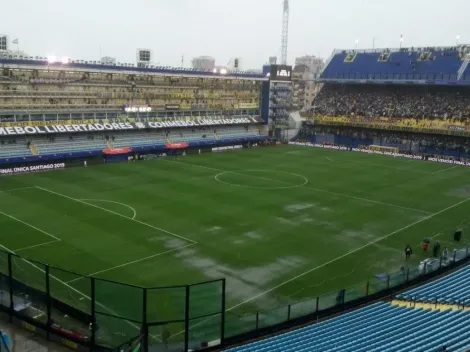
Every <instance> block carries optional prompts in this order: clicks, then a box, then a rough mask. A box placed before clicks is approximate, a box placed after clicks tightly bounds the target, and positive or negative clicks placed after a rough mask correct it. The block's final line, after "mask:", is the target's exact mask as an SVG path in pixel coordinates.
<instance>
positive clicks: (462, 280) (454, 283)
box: [397, 266, 470, 304]
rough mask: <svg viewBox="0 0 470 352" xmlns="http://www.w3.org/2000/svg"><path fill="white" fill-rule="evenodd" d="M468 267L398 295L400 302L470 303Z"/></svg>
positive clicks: (469, 272) (469, 274)
mask: <svg viewBox="0 0 470 352" xmlns="http://www.w3.org/2000/svg"><path fill="white" fill-rule="evenodd" d="M469 286H470V266H467V267H465V268H463V269H461V270H459V271H456V272H455V273H452V274H450V275H448V276H445V277H443V278H441V279H439V280H436V281H432V282H429V283H427V284H425V285H423V286H419V287H417V288H414V289H412V290H409V291H407V292H405V293H404V294H402V295H399V296H398V297H397V298H398V299H402V300H416V301H420V302H434V301H435V300H437V302H439V303H448V304H449V303H455V302H460V303H463V304H469V303H470V290H469V289H468V287H469Z"/></svg>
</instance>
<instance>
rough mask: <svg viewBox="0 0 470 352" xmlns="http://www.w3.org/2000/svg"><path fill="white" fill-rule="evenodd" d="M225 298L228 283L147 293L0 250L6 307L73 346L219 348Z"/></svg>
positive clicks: (0, 289)
mask: <svg viewBox="0 0 470 352" xmlns="http://www.w3.org/2000/svg"><path fill="white" fill-rule="evenodd" d="M224 299H225V280H223V279H222V280H216V281H210V282H204V283H199V284H195V285H185V286H177V287H156V288H145V287H139V286H133V285H128V284H122V283H118V282H112V281H108V280H103V279H98V278H93V277H87V276H83V275H79V274H76V273H73V272H69V271H66V270H62V269H59V268H55V267H52V266H49V265H47V264H43V263H39V262H36V261H33V260H29V259H25V258H22V257H19V256H17V255H15V254H12V253H8V252H0V309H1V310H2V311H3V312H4V313H6V314H8V315H9V318H10V320H13V319H15V320H20V321H21V325H23V326H24V327H26V328H28V329H29V330H32V331H34V332H36V333H38V334H40V335H43V336H45V337H47V338H48V339H51V340H56V341H59V342H61V343H63V344H65V345H67V346H68V347H72V348H74V349H79V350H81V349H93V350H96V349H101V350H103V349H104V350H115V349H119V350H121V351H122V350H135V349H136V348H139V347H141V348H143V349H144V350H145V351H147V350H149V349H152V350H154V351H159V350H162V351H163V350H165V351H183V350H184V351H187V350H189V349H190V348H194V346H198V347H200V346H204V345H207V344H208V343H209V341H216V343H220V341H221V336H223V320H224V310H225V306H224V304H225V302H224ZM203 320H207V321H208V322H209V323H208V322H206V323H205V324H200V322H201V321H203Z"/></svg>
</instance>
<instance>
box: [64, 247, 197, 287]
mask: <svg viewBox="0 0 470 352" xmlns="http://www.w3.org/2000/svg"><path fill="white" fill-rule="evenodd" d="M195 244H196V243H190V244H187V245H185V246H180V247H178V248H174V249H171V250H168V251H165V252H161V253H157V254H153V255H150V256H148V257H144V258H140V259H137V260H133V261H131V262H128V263H124V264H121V265H117V266H113V267H112V268H108V269H104V270H100V271H96V272H94V273H91V274H88V275H87V276H96V275H99V274H102V273H106V272H108V271H111V270H115V269H119V268H122V267H125V266H128V265H132V264H135V263H140V262H143V261H145V260H148V259H152V258H156V257H159V256H161V255H165V254H168V253H171V252H176V251H179V250H181V249H184V248H188V247H191V246H194V245H195ZM81 279H84V278H83V277H80V278H76V279H73V280H70V281H66V283H68V284H70V283H72V282H76V281H79V280H81Z"/></svg>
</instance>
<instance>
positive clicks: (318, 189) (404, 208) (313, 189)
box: [168, 160, 432, 214]
mask: <svg viewBox="0 0 470 352" xmlns="http://www.w3.org/2000/svg"><path fill="white" fill-rule="evenodd" d="M168 162H172V163H177V164H182V165H188V166H194V167H199V168H203V169H208V170H214V171H222V172H230V173H232V174H235V175H240V176H246V177H253V178H258V179H261V180H266V181H272V182H277V183H281V184H285V185H290V186H294V185H292V184H291V183H288V182H284V181H279V180H274V179H271V178H267V177H262V176H255V175H247V174H243V173H241V172H238V171H230V170H222V169H215V168H213V167H207V166H203V165H197V164H191V163H183V162H181V161H170V160H168ZM302 177H303V176H302ZM303 187H304V188H306V189H309V190H312V191H315V192H322V193H328V194H332V195H336V196H340V197H345V198H351V199H356V200H361V201H364V202H370V203H375V204H380V205H385V206H388V207H392V208H398V209H403V210H410V211H414V212H417V213H423V214H432V213H431V212H429V211H425V210H420V209H414V208H408V207H403V206H401V205H396V204H390V203H385V202H380V201H378V200H373V199H368V198H362V197H356V196H352V195H349V194H344V193H337V192H332V191H327V190H324V189H320V188H314V187H308V186H305V185H303Z"/></svg>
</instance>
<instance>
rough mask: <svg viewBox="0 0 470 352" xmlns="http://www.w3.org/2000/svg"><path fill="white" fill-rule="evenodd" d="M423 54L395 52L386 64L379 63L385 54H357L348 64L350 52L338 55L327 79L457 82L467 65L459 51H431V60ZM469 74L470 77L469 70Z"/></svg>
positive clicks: (384, 62) (334, 56) (331, 62)
mask: <svg viewBox="0 0 470 352" xmlns="http://www.w3.org/2000/svg"><path fill="white" fill-rule="evenodd" d="M425 50H426V49H421V51H417V50H410V51H394V52H391V53H390V55H389V57H388V59H387V60H386V61H381V60H379V58H380V56H381V54H382V53H383V51H379V50H377V51H376V52H357V54H356V56H355V58H354V60H353V61H352V62H346V61H345V59H346V57H347V55H348V54H347V52H345V51H344V52H339V53H334V54H333V57H332V58H331V60H330V62H329V64H328V66H327V67H326V68H325V70H324V71H323V73H322V76H321V78H323V79H327V78H330V79H356V80H357V79H369V80H371V79H395V80H399V79H402V80H410V79H419V80H443V79H444V80H456V79H457V73H458V71H459V69H460V67H461V66H462V63H463V61H462V60H461V58H460V54H459V52H458V51H457V49H456V48H441V49H429V51H426V52H427V53H428V55H429V59H426V60H421V59H420V57H421V55H422V54H423V52H425ZM466 74H467V75H470V69H469V68H467V70H466Z"/></svg>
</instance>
